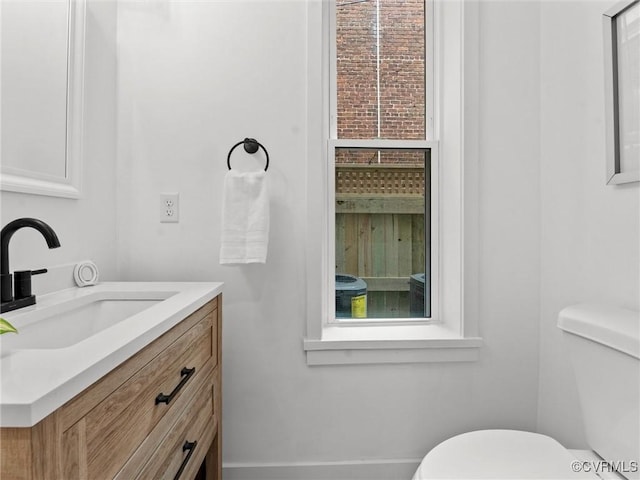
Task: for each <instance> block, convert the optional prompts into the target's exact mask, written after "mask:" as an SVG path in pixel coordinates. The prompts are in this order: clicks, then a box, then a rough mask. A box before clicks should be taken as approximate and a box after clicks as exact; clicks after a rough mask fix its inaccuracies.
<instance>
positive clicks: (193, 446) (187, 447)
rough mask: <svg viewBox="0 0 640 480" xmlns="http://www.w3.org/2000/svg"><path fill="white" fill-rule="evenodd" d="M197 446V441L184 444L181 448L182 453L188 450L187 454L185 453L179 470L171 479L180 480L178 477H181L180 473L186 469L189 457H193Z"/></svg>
mask: <svg viewBox="0 0 640 480" xmlns="http://www.w3.org/2000/svg"><path fill="white" fill-rule="evenodd" d="M197 445H198V442H197V441H194V442H184V445H183V446H182V453H184V452H186V451H187V450H189V453H187V456H186V457H184V460H182V463H181V464H180V469H179V470H178V472H177V473H176V476H175V477H173V480H178V479H179V478H180V475H182V472H183V471H184V469H185V468H186V466H187V463H189V460H190V459H191V455H193V451H194V450H195V449H196V446H197Z"/></svg>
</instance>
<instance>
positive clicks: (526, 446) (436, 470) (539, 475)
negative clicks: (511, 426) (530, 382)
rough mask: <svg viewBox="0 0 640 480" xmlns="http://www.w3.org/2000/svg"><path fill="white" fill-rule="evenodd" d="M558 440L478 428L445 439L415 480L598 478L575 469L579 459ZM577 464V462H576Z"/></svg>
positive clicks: (419, 469)
mask: <svg viewBox="0 0 640 480" xmlns="http://www.w3.org/2000/svg"><path fill="white" fill-rule="evenodd" d="M576 461H577V460H576V457H575V456H573V455H572V454H571V453H570V452H569V451H568V450H567V449H566V448H564V447H563V446H562V445H560V444H559V443H558V442H557V441H556V440H554V439H553V438H551V437H547V436H546V435H541V434H539V433H532V432H523V431H519V430H478V431H475V432H468V433H463V434H462V435H457V436H455V437H453V438H450V439H449V440H445V441H444V442H442V443H440V444H439V445H438V446H436V447H435V448H434V449H433V450H431V451H430V452H429V453H428V454H427V455H426V456H425V457H424V459H423V460H422V463H420V466H419V467H418V470H417V471H416V473H415V475H414V477H413V480H426V479H436V478H440V479H445V478H450V479H463V478H464V479H480V478H487V479H489V478H491V479H507V478H509V479H526V478H529V479H565V478H566V479H574V478H575V479H578V478H585V479H586V478H590V479H597V478H598V476H596V475H595V474H593V473H586V472H582V471H580V472H574V471H573V469H572V463H573V462H576ZM574 467H575V465H574Z"/></svg>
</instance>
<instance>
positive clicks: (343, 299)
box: [336, 274, 367, 318]
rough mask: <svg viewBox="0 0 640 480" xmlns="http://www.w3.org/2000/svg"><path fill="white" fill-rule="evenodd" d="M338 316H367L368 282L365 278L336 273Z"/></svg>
mask: <svg viewBox="0 0 640 480" xmlns="http://www.w3.org/2000/svg"><path fill="white" fill-rule="evenodd" d="M336 317H337V318H367V283H366V282H365V281H364V280H362V279H361V278H358V277H354V276H353V275H346V274H336Z"/></svg>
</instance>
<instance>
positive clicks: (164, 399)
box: [156, 367, 196, 405]
mask: <svg viewBox="0 0 640 480" xmlns="http://www.w3.org/2000/svg"><path fill="white" fill-rule="evenodd" d="M195 371H196V367H193V368H187V367H184V368H183V369H182V370H180V376H181V377H182V380H180V383H179V384H178V385H176V388H174V389H173V391H172V392H171V393H170V394H169V395H165V394H164V393H159V394H158V396H157V397H156V405H158V404H159V403H166V404H167V405H169V402H170V401H171V400H173V397H175V396H176V395H177V394H178V392H179V391H180V389H181V388H182V387H184V384H185V383H187V382H188V381H189V379H190V378H191V376H192V375H193V374H194V373H195Z"/></svg>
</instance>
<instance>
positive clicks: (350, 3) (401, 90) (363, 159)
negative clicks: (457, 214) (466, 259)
mask: <svg viewBox="0 0 640 480" xmlns="http://www.w3.org/2000/svg"><path fill="white" fill-rule="evenodd" d="M428 5H429V4H427V3H426V2H425V1H424V0H403V1H399V0H337V1H336V2H335V4H334V5H333V9H332V10H331V14H330V17H331V19H330V21H331V22H332V29H331V31H332V32H333V34H332V35H331V52H332V54H331V57H332V62H331V65H332V68H331V72H330V79H331V80H330V81H331V87H332V94H331V98H332V99H333V102H332V103H331V119H332V125H331V128H330V131H331V137H332V138H331V142H330V147H329V148H330V151H329V152H328V154H329V157H330V170H332V171H333V172H334V182H333V183H332V184H331V185H330V186H329V189H330V191H331V196H332V197H334V198H335V204H334V205H333V207H334V209H335V212H334V214H333V215H332V218H334V224H333V226H334V229H335V233H334V235H333V236H332V238H331V239H330V240H333V245H332V247H333V248H332V250H333V252H334V254H333V255H332V256H331V258H333V259H335V275H334V277H333V278H332V279H330V281H331V280H333V285H334V288H330V289H329V290H330V291H335V312H331V313H330V319H331V321H333V319H335V321H337V322H347V321H349V322H354V321H356V322H362V321H364V320H366V321H393V320H403V321H406V320H407V319H421V320H424V319H425V318H429V317H430V316H431V310H432V303H433V296H432V295H431V285H432V284H433V282H432V281H431V280H432V278H433V274H434V273H435V268H434V269H432V268H431V266H432V262H431V254H432V248H431V245H432V242H431V235H432V234H436V233H437V225H436V222H435V220H436V217H434V216H432V205H433V201H432V198H437V191H435V188H437V185H436V184H433V185H432V184H431V171H432V169H435V168H436V165H435V163H434V162H435V161H436V160H437V154H436V150H437V144H435V143H433V142H427V140H428V139H430V138H429V137H431V136H432V134H431V133H430V132H429V129H428V128H427V126H428V125H432V124H433V122H432V121H431V119H432V118H433V115H432V113H431V112H432V111H433V108H432V99H433V95H432V94H431V93H428V92H431V91H432V89H433V81H432V79H431V72H432V68H430V65H431V63H432V59H433V55H432V53H431V50H432V44H433V41H432V40H431V39H430V35H429V34H430V33H432V31H433V29H432V28H431V27H430V26H429V24H430V22H429V19H430V18H431V14H430V12H429V11H428ZM434 253H435V252H434Z"/></svg>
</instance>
